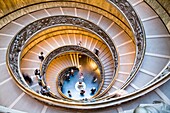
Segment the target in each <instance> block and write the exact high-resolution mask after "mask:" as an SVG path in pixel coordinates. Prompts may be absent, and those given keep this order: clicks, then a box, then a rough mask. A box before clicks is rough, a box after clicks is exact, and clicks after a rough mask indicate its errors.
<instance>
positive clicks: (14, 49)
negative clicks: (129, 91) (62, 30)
mask: <svg viewBox="0 0 170 113" xmlns="http://www.w3.org/2000/svg"><path fill="white" fill-rule="evenodd" d="M56 25H60V26H61V25H73V26H78V27H81V28H85V29H87V30H89V31H90V32H93V33H94V34H96V35H97V36H99V37H100V38H101V39H102V40H103V41H104V42H105V43H106V45H107V46H108V47H109V49H110V51H111V54H112V57H113V59H114V67H115V71H114V72H115V73H116V72H117V70H116V68H117V67H118V54H117V51H116V48H115V46H114V44H113V42H112V40H111V39H110V37H109V36H108V35H107V34H106V33H105V32H104V31H103V30H102V29H101V28H99V27H98V26H97V25H95V24H93V23H92V22H89V21H87V20H84V19H82V18H78V17H72V16H63V15H61V16H52V17H46V18H43V19H40V20H37V21H35V22H33V23H31V24H29V25H27V26H26V27H25V28H23V29H22V30H21V31H20V32H19V33H18V34H17V35H16V36H15V38H13V40H12V41H11V43H10V46H9V47H10V48H9V51H8V53H7V54H8V55H9V57H8V58H7V60H8V61H9V64H10V65H9V68H12V72H13V74H14V75H15V76H18V77H19V78H18V79H20V78H21V79H20V82H21V83H23V84H24V85H26V83H24V80H23V79H22V76H20V75H21V70H20V69H19V65H20V57H21V56H20V53H21V50H22V49H23V47H24V44H26V42H27V41H29V40H30V38H31V37H32V35H34V34H35V33H37V32H39V31H41V30H43V29H45V28H46V27H48V28H49V27H50V26H51V27H53V26H56ZM18 58H19V59H18ZM115 73H114V74H115ZM27 87H28V86H27Z"/></svg>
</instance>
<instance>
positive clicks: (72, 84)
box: [61, 70, 99, 100]
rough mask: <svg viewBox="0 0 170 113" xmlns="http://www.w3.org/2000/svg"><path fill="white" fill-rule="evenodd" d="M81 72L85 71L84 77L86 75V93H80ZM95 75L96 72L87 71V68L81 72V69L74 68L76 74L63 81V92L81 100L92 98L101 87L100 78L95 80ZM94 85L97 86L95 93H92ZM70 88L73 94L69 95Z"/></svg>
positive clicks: (84, 84) (84, 86)
mask: <svg viewBox="0 0 170 113" xmlns="http://www.w3.org/2000/svg"><path fill="white" fill-rule="evenodd" d="M81 73H83V77H84V80H83V88H84V90H85V93H84V95H81V94H80V89H79V88H78V87H77V85H78V82H79V78H80V74H81ZM93 77H94V74H91V73H89V72H86V71H85V70H83V72H79V70H74V75H73V76H70V80H65V81H64V82H63V86H62V89H61V90H62V93H63V94H64V95H65V96H67V97H68V98H72V99H74V100H80V99H84V98H90V97H92V96H94V95H95V93H96V92H97V90H98V88H99V80H97V81H96V82H93ZM92 87H95V88H96V91H95V93H94V94H91V89H92ZM68 90H70V92H71V96H69V94H68Z"/></svg>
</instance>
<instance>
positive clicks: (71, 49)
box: [41, 45, 104, 81]
mask: <svg viewBox="0 0 170 113" xmlns="http://www.w3.org/2000/svg"><path fill="white" fill-rule="evenodd" d="M66 52H79V53H81V54H85V55H87V56H88V57H90V58H91V59H93V61H94V62H95V63H96V64H97V66H98V68H99V70H100V75H101V77H102V80H103V79H104V68H103V66H102V64H101V61H100V60H99V59H98V57H97V56H96V55H95V54H94V53H92V52H91V51H89V50H88V49H86V48H84V47H81V46H76V45H67V46H62V47H59V48H57V49H55V50H53V51H52V52H50V53H49V54H48V55H47V56H46V57H45V59H44V61H43V62H42V66H41V75H42V76H44V78H45V76H46V69H47V68H48V65H49V64H50V62H51V61H52V60H53V59H54V58H56V57H57V56H59V55H62V54H64V53H66ZM45 81H46V80H45Z"/></svg>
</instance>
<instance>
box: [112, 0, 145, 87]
mask: <svg viewBox="0 0 170 113" xmlns="http://www.w3.org/2000/svg"><path fill="white" fill-rule="evenodd" d="M109 1H110V2H111V3H113V4H114V5H116V6H117V7H118V8H119V9H120V10H121V11H122V12H123V14H124V15H125V17H126V18H127V19H128V20H129V24H130V25H131V27H132V30H133V32H134V36H135V41H136V48H137V53H136V54H137V56H136V59H135V63H134V66H133V69H132V71H131V74H130V77H129V78H128V80H127V82H126V83H125V84H124V86H123V87H122V88H125V86H126V85H127V84H128V83H129V81H131V80H132V79H133V78H134V76H135V74H136V73H137V71H138V69H139V67H140V66H141V63H142V60H143V57H144V53H145V43H146V42H145V33H144V30H143V26H142V24H141V21H140V19H139V18H138V15H137V14H136V12H135V10H134V9H133V7H132V6H131V5H130V3H129V2H128V1H127V0H109Z"/></svg>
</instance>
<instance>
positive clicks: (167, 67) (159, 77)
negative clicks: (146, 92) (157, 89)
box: [149, 62, 170, 84]
mask: <svg viewBox="0 0 170 113" xmlns="http://www.w3.org/2000/svg"><path fill="white" fill-rule="evenodd" d="M167 74H169V75H170V62H169V63H168V65H167V66H166V68H165V69H164V70H163V71H162V72H161V73H160V74H159V75H158V76H157V77H156V78H154V79H153V80H152V81H151V82H150V83H149V84H152V83H154V82H156V81H158V80H160V79H161V78H163V77H164V76H166V75H167Z"/></svg>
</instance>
